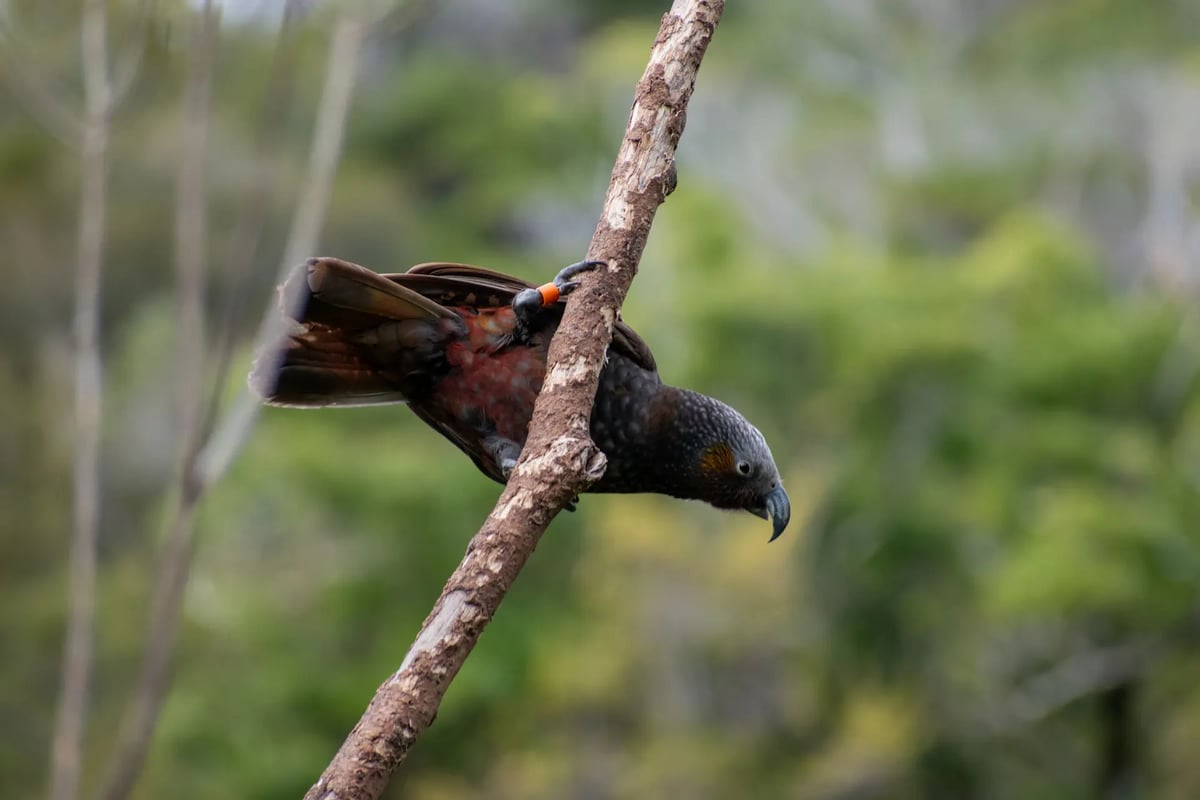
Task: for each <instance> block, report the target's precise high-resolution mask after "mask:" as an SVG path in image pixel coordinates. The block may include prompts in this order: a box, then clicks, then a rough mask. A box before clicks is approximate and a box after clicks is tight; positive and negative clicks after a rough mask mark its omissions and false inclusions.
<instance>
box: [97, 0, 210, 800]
mask: <svg viewBox="0 0 1200 800" xmlns="http://www.w3.org/2000/svg"><path fill="white" fill-rule="evenodd" d="M218 23H219V15H218V12H217V10H216V8H215V7H214V6H213V3H212V2H211V0H204V2H203V4H202V6H201V8H200V9H199V10H198V11H197V12H196V13H194V14H192V15H191V17H190V19H189V25H188V31H187V37H188V48H187V49H188V59H187V75H186V78H185V81H184V90H183V108H182V113H181V114H180V126H179V161H178V163H179V173H178V178H177V182H176V192H175V296H176V309H177V316H176V327H175V357H174V367H175V374H174V376H173V378H174V389H175V409H174V425H173V428H174V430H175V432H176V439H177V446H176V451H177V453H178V458H179V467H178V474H179V478H178V483H177V484H176V488H175V491H174V497H173V498H172V499H171V500H170V503H171V505H172V511H171V513H170V516H169V520H170V521H169V523H168V532H167V537H166V541H165V543H164V546H163V553H162V559H161V563H160V565H159V567H158V569H157V570H156V571H155V573H154V590H153V594H152V595H151V601H150V624H149V629H148V631H147V634H146V642H145V655H144V657H143V660H142V664H141V670H140V671H139V673H138V681H137V684H136V685H135V686H134V692H133V696H132V698H131V699H130V703H129V708H128V710H127V711H126V715H125V719H124V722H123V724H122V727H121V731H120V736H119V738H118V739H117V740H116V746H115V750H114V752H113V755H112V756H111V757H110V758H109V760H108V762H107V763H108V765H109V767H108V774H107V779H106V782H105V784H104V789H103V793H102V794H100V795H99V796H100V797H102V798H104V800H123V798H125V797H128V796H129V793H130V792H131V791H132V789H133V786H134V784H135V782H136V781H137V777H138V774H139V773H140V772H141V770H142V765H143V763H144V762H145V759H146V753H147V752H148V750H149V748H150V742H151V739H152V737H153V735H154V728H155V726H156V724H157V722H158V718H159V715H160V714H161V712H162V704H163V698H164V696H165V694H166V692H167V687H168V685H169V667H170V662H171V654H172V652H173V650H174V647H175V638H176V635H177V629H178V624H179V609H180V606H181V605H182V603H183V597H184V592H185V589H186V587H187V578H188V573H189V569H190V565H191V560H192V552H193V542H194V532H195V521H196V504H197V503H198V502H199V500H200V496H201V494H202V489H201V487H199V486H197V485H196V483H195V481H194V479H193V477H192V474H191V472H192V470H193V469H194V462H195V457H196V450H197V448H198V447H199V441H198V437H199V435H200V428H199V426H200V424H201V421H202V419H203V417H202V414H203V409H202V407H201V400H202V398H203V397H204V396H205V387H206V383H207V379H208V371H207V362H206V357H205V353H206V350H207V348H206V347H205V324H204V296H205V269H206V264H207V251H206V237H207V233H208V213H207V203H208V191H207V182H206V180H205V176H206V173H207V170H208V164H207V155H208V136H209V128H210V115H211V108H210V106H211V92H212V88H211V87H212V68H213V52H214V50H215V48H216V43H217V31H218Z"/></svg>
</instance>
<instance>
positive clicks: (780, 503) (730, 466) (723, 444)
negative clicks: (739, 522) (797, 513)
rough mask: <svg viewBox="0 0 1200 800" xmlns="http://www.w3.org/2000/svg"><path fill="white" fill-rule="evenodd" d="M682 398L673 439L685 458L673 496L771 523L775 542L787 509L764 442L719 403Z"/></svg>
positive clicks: (693, 395)
mask: <svg viewBox="0 0 1200 800" xmlns="http://www.w3.org/2000/svg"><path fill="white" fill-rule="evenodd" d="M681 394H682V395H684V397H683V398H682V403H681V405H682V407H681V409H680V413H679V414H678V416H677V417H676V419H675V425H674V428H675V430H674V434H675V436H676V437H677V438H678V440H679V441H678V447H679V449H678V451H677V452H680V453H681V454H686V455H685V458H684V463H683V464H681V465H678V466H679V474H678V475H677V476H676V478H677V479H678V481H677V483H676V491H675V492H672V493H674V494H677V495H678V496H682V497H689V498H692V499H697V500H704V501H705V502H708V503H710V504H711V505H713V506H716V507H717V508H724V509H732V510H741V511H749V512H750V513H751V514H754V515H756V516H759V517H762V518H763V519H770V520H771V521H772V523H773V526H774V528H773V532H772V535H771V541H775V540H776V539H778V538H779V535H780V534H781V533H783V530H784V528H786V527H787V524H788V520H789V519H790V518H791V514H792V507H791V502H790V501H789V499H788V495H787V492H786V491H785V490H784V488H783V481H782V480H781V479H780V477H779V468H778V467H776V466H775V459H774V458H773V457H772V456H771V448H770V447H768V446H767V440H766V439H765V438H763V435H762V434H761V433H759V431H758V428H755V427H754V426H753V425H751V424H750V422H749V421H748V420H747V419H746V418H745V417H743V416H742V415H741V414H739V413H738V412H737V411H735V410H734V409H732V408H730V407H729V406H727V405H726V404H724V403H722V402H721V401H720V400H716V399H714V398H711V397H708V396H706V395H702V394H698V393H696V392H689V391H686V390H682V391H681Z"/></svg>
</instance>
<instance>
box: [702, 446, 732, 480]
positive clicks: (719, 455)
mask: <svg viewBox="0 0 1200 800" xmlns="http://www.w3.org/2000/svg"><path fill="white" fill-rule="evenodd" d="M700 469H701V470H703V471H704V472H705V473H707V474H709V475H720V474H721V473H723V472H732V471H733V449H732V448H730V446H729V445H727V444H725V443H724V442H722V443H720V444H714V445H713V446H712V447H710V448H708V449H707V450H705V451H704V455H702V456H700Z"/></svg>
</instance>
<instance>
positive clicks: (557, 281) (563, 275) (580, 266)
mask: <svg viewBox="0 0 1200 800" xmlns="http://www.w3.org/2000/svg"><path fill="white" fill-rule="evenodd" d="M605 263H606V262H604V261H579V262H577V263H575V264H571V265H570V266H566V267H563V268H562V269H560V270H559V271H558V274H557V275H555V276H554V285H555V286H556V287H557V288H558V291H559V294H561V295H563V296H566V295H568V294H570V293H571V292H573V291H575V290H576V289H578V288H579V281H573V280H571V279H572V278H574V277H575V276H576V275H582V274H583V273H585V272H591V271H592V270H594V269H595V268H596V267H602V266H604V264H605Z"/></svg>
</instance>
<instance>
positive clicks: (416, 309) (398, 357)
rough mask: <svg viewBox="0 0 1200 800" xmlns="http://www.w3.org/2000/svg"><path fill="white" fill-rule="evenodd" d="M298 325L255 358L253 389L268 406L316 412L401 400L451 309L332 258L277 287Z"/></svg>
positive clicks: (310, 263) (312, 261) (314, 263)
mask: <svg viewBox="0 0 1200 800" xmlns="http://www.w3.org/2000/svg"><path fill="white" fill-rule="evenodd" d="M280 294H281V299H282V305H283V306H284V313H285V314H287V316H289V317H290V318H291V319H293V320H294V321H295V322H296V323H297V325H296V326H295V327H294V329H293V330H292V331H290V332H289V333H288V335H287V336H286V337H285V338H284V339H283V340H282V341H281V342H279V343H278V344H277V345H275V346H274V347H269V348H265V349H264V350H263V351H262V352H261V353H259V355H258V358H257V359H256V360H255V364H254V368H253V370H252V372H251V374H250V385H251V387H252V388H253V389H254V390H255V391H256V392H257V393H258V394H260V395H261V396H262V397H263V398H264V399H265V400H266V402H267V403H268V404H269V405H278V406H298V407H305V408H317V407H324V406H361V405H378V404H382V403H398V402H405V401H406V400H408V399H409V394H410V393H411V391H412V389H413V387H414V385H416V384H415V383H414V381H415V380H417V379H419V377H420V375H421V374H422V373H423V368H424V367H426V366H427V362H428V361H429V360H430V359H431V358H434V357H436V354H437V351H438V348H439V346H440V343H439V342H438V341H437V332H438V330H439V328H438V323H439V321H440V320H442V319H457V317H456V316H455V315H454V313H453V312H451V311H449V310H448V309H446V308H444V307H443V306H441V305H438V304H437V303H435V302H434V301H432V300H430V299H428V298H426V297H423V296H421V295H420V294H418V293H416V292H414V291H412V290H411V289H408V288H406V287H404V286H400V285H398V284H397V283H395V282H393V281H389V280H387V279H386V278H383V277H381V276H379V275H378V274H376V273H374V272H371V271H370V270H367V269H364V268H363V267H360V266H358V265H357V264H351V263H349V262H346V261H340V260H338V259H334V258H319V259H310V260H309V261H308V262H307V263H305V264H303V265H301V266H299V267H297V268H296V270H295V271H294V272H293V273H292V275H291V276H289V278H288V280H287V281H286V282H285V283H284V285H283V286H282V287H280Z"/></svg>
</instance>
